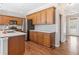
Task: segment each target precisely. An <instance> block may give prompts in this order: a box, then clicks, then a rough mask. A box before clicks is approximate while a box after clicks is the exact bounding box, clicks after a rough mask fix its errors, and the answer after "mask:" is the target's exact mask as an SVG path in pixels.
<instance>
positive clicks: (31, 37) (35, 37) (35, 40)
mask: <svg viewBox="0 0 79 59" xmlns="http://www.w3.org/2000/svg"><path fill="white" fill-rule="evenodd" d="M36 33H37V32H30V40H31V41H33V42H36V43H37V34H36Z"/></svg>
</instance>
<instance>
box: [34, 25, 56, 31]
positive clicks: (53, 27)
mask: <svg viewBox="0 0 79 59" xmlns="http://www.w3.org/2000/svg"><path fill="white" fill-rule="evenodd" d="M35 30H40V31H56V25H55V24H52V25H35Z"/></svg>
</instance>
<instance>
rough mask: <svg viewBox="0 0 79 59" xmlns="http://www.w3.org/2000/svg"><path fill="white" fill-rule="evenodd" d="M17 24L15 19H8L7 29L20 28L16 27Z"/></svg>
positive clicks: (16, 29)
mask: <svg viewBox="0 0 79 59" xmlns="http://www.w3.org/2000/svg"><path fill="white" fill-rule="evenodd" d="M18 26H19V25H17V21H16V20H10V21H9V29H10V30H15V31H19V30H21V29H18Z"/></svg>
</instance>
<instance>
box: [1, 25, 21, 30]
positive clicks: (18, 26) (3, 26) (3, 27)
mask: <svg viewBox="0 0 79 59" xmlns="http://www.w3.org/2000/svg"><path fill="white" fill-rule="evenodd" d="M6 26H7V25H0V29H5V28H6ZM9 27H10V26H9ZM17 28H18V29H22V26H20V25H17Z"/></svg>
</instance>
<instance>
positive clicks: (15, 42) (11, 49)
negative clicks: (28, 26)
mask: <svg viewBox="0 0 79 59" xmlns="http://www.w3.org/2000/svg"><path fill="white" fill-rule="evenodd" d="M24 52H25V36H14V37H10V38H9V39H8V54H9V55H22V54H24Z"/></svg>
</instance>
